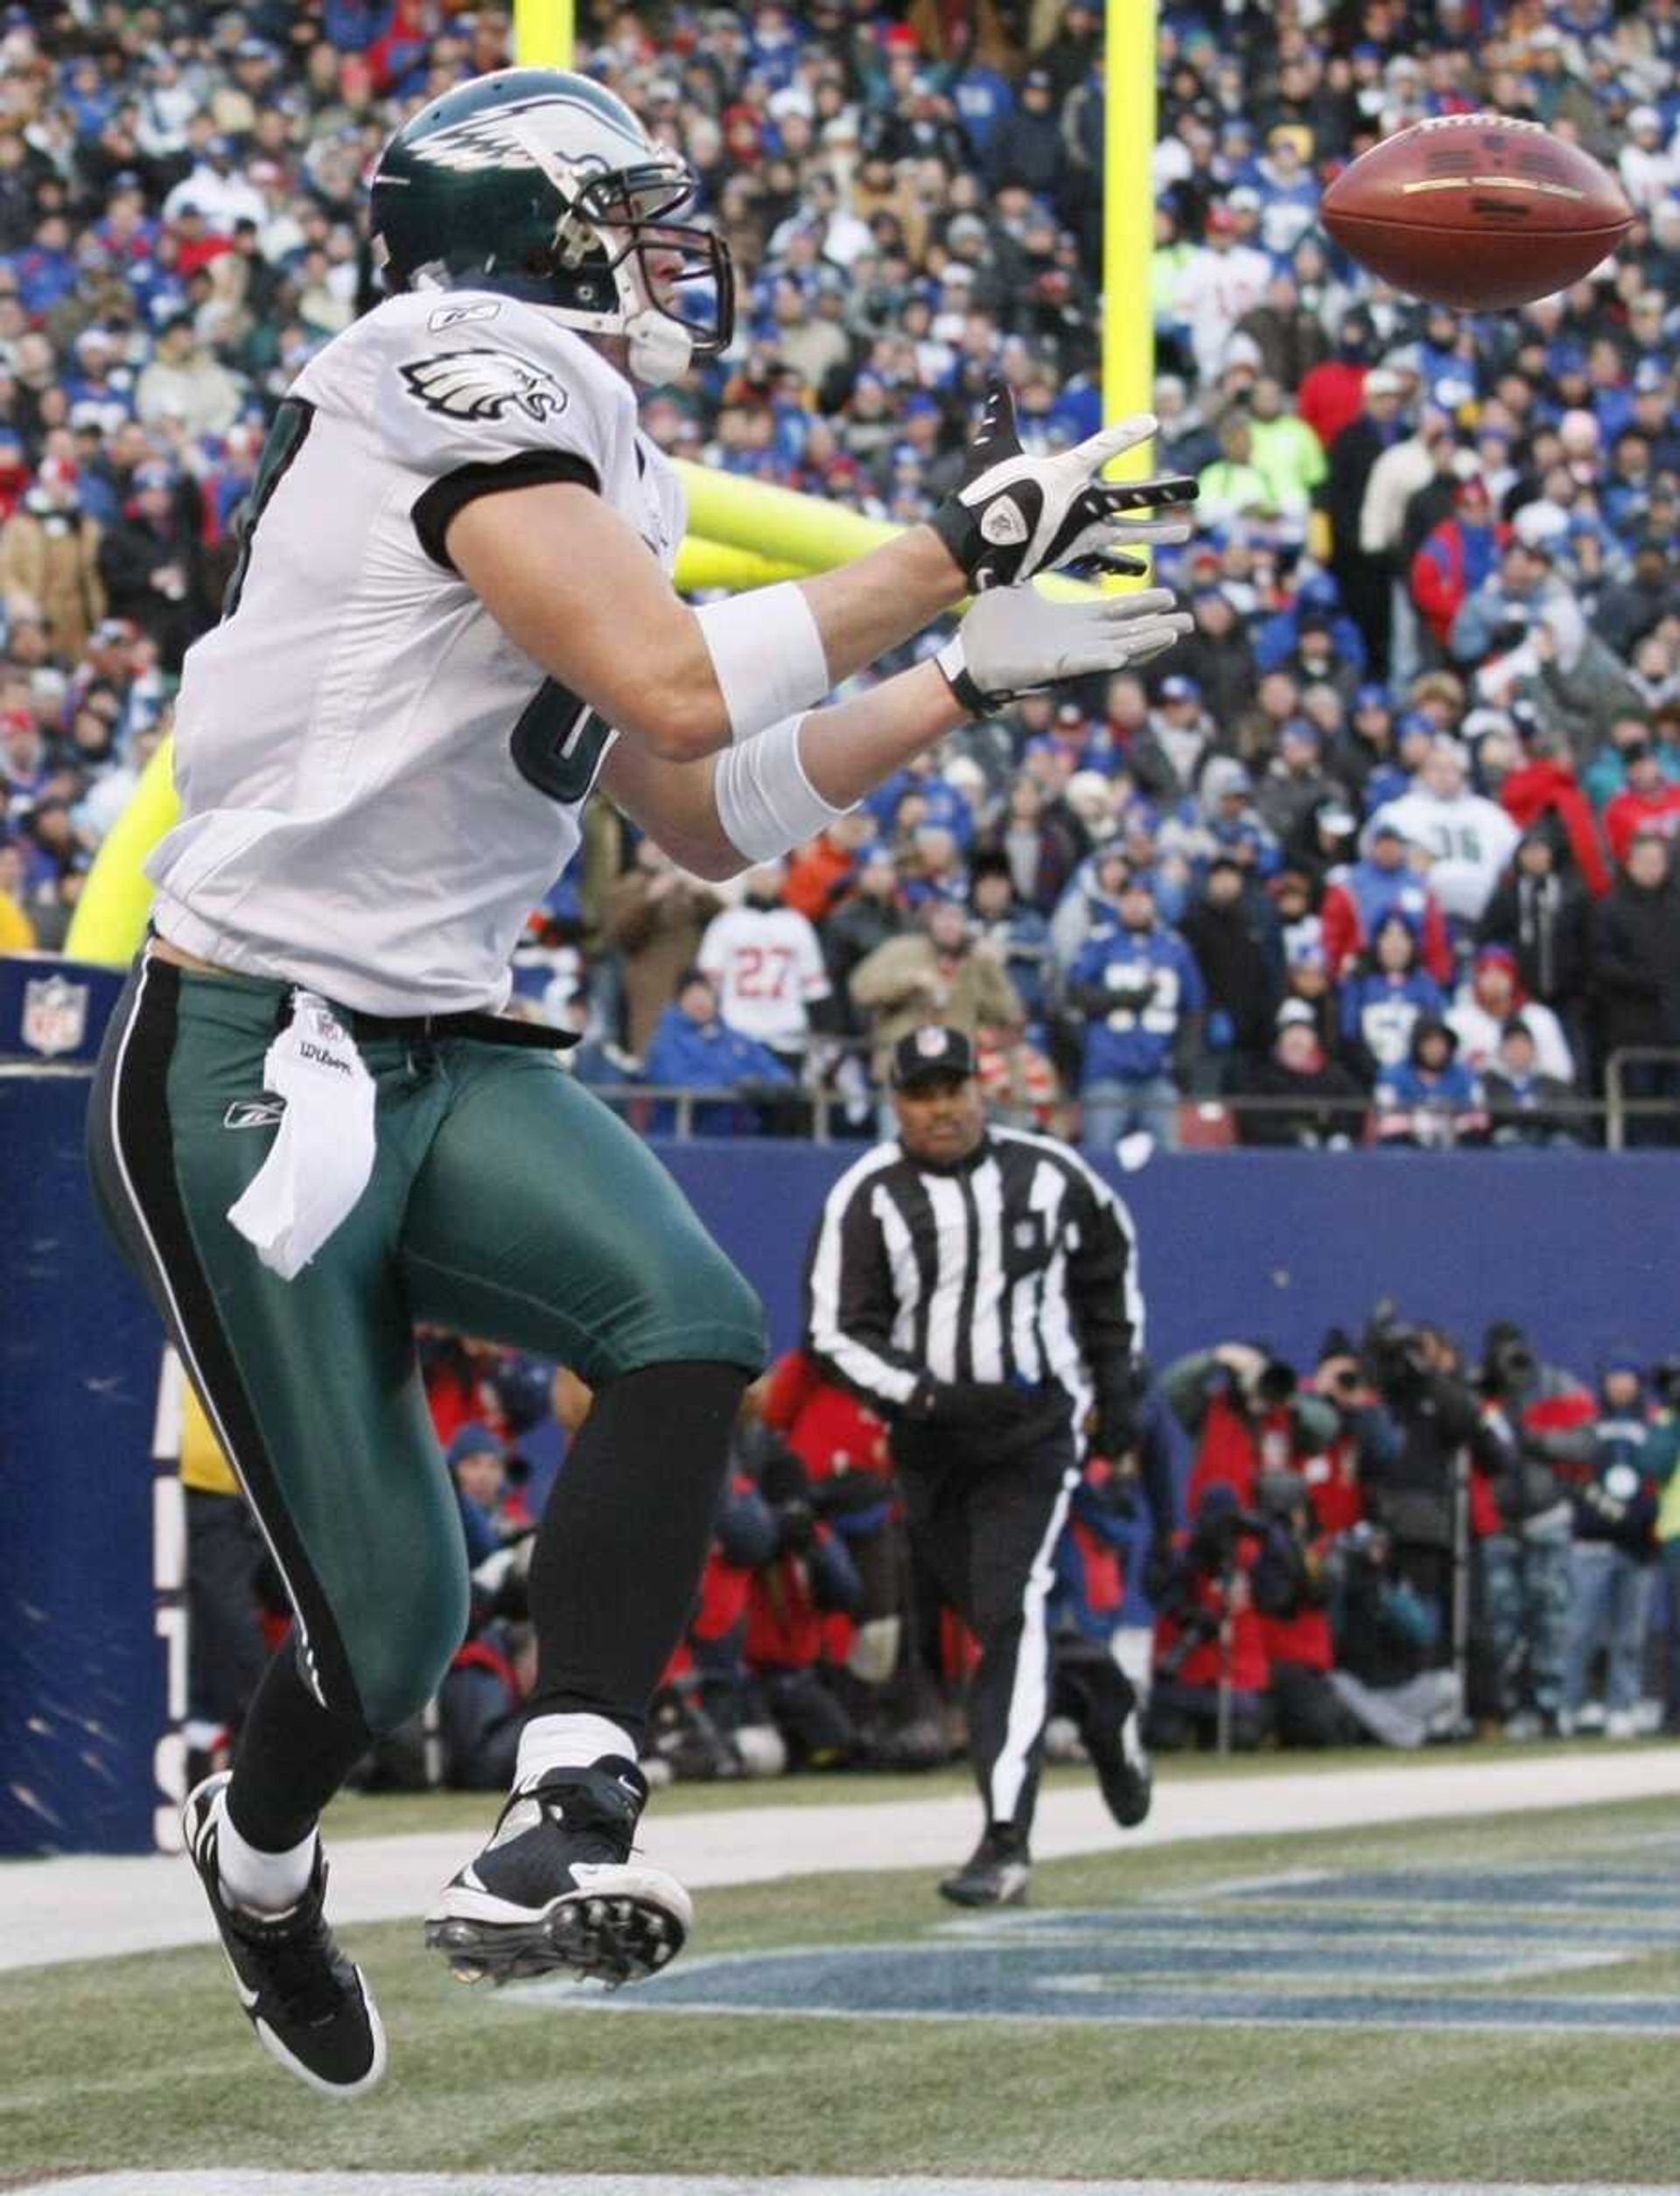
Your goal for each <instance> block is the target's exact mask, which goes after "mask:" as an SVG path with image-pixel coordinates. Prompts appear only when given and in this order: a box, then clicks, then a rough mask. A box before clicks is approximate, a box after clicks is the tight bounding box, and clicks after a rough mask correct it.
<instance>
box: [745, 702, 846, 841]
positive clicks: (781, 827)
mask: <svg viewBox="0 0 1680 2196" xmlns="http://www.w3.org/2000/svg"><path fill="white" fill-rule="evenodd" d="M804 722H805V719H804V717H803V716H802V715H801V716H798V717H783V718H782V720H781V724H772V725H771V726H770V727H769V729H768V731H766V732H764V733H763V734H762V735H761V736H760V738H757V739H753V740H749V741H748V743H747V745H746V746H745V747H726V748H725V750H724V752H723V753H722V754H721V755H719V756H718V763H717V768H716V772H715V774H714V776H713V778H712V798H713V800H714V801H716V802H717V804H718V822H719V823H721V824H722V825H723V827H724V835H725V837H726V838H727V839H728V841H729V843H730V844H731V845H732V847H734V848H736V850H738V851H739V852H740V853H742V854H745V855H746V857H747V859H748V860H749V861H753V862H773V861H774V860H775V858H776V857H777V856H778V855H781V854H791V853H792V852H793V850H794V849H795V847H796V846H803V845H804V844H805V842H806V841H807V840H808V839H814V838H815V837H816V835H817V833H818V832H819V831H826V830H827V829H828V828H829V826H830V824H831V823H832V822H834V820H835V818H836V817H837V816H843V815H845V814H846V810H845V809H844V808H830V806H829V804H828V802H827V801H824V800H823V796H822V794H820V793H818V792H817V791H816V788H815V787H813V785H812V784H811V781H810V780H809V778H808V777H807V776H806V775H805V766H804V764H803V763H802V761H801V760H800V755H799V728H800V726H801V725H802V724H803V723H804Z"/></svg>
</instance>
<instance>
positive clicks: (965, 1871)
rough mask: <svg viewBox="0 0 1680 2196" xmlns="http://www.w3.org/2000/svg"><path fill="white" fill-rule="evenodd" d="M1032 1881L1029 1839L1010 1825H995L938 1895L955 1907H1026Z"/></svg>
mask: <svg viewBox="0 0 1680 2196" xmlns="http://www.w3.org/2000/svg"><path fill="white" fill-rule="evenodd" d="M1032 1877H1033V1863H1032V1859H1031V1857H1030V1856H1029V1855H1028V1853H1027V1850H1026V1838H1024V1837H1023V1836H1022V1835H1021V1833H1020V1832H1019V1830H1018V1829H1013V1828H1012V1827H1011V1825H1010V1824H1009V1823H1007V1822H994V1823H993V1824H992V1825H991V1828H990V1829H988V1830H987V1831H986V1834H985V1836H984V1837H983V1838H982V1839H981V1841H980V1843H978V1844H977V1846H976V1847H975V1849H974V1851H973V1852H972V1854H970V1857H969V1858H968V1860H967V1861H966V1862H965V1863H964V1864H963V1866H962V1867H961V1868H960V1869H959V1870H958V1871H957V1872H956V1875H955V1876H948V1877H947V1878H945V1880H944V1882H943V1883H942V1885H940V1887H939V1895H940V1897H941V1898H942V1899H949V1900H950V1902H951V1904H952V1905H953V1906H1026V1887H1027V1885H1028V1884H1029V1883H1030V1882H1031V1880H1032Z"/></svg>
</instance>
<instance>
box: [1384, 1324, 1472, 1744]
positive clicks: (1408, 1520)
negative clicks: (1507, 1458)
mask: <svg viewBox="0 0 1680 2196" xmlns="http://www.w3.org/2000/svg"><path fill="white" fill-rule="evenodd" d="M1360 1358H1361V1364H1362V1369H1363V1371H1364V1374H1365V1377H1366V1379H1367V1380H1368V1381H1369V1385H1370V1387H1371V1388H1372V1389H1373V1390H1374V1391H1375V1393H1376V1395H1377V1396H1378V1398H1379V1399H1380V1404H1381V1408H1380V1410H1379V1411H1378V1412H1377V1413H1376V1414H1375V1415H1374V1416H1371V1417H1369V1418H1368V1419H1367V1420H1366V1422H1365V1438H1366V1451H1365V1460H1364V1467H1363V1479H1364V1486H1365V1500H1366V1513H1367V1515H1368V1517H1369V1520H1370V1521H1371V1522H1372V1524H1373V1525H1374V1526H1376V1527H1377V1528H1379V1529H1380V1530H1381V1531H1382V1532H1383V1534H1384V1535H1386V1538H1387V1543H1388V1557H1389V1562H1390V1566H1391V1568H1392V1571H1393V1575H1394V1576H1395V1577H1397V1578H1399V1579H1403V1580H1404V1582H1405V1583H1406V1584H1408V1585H1409V1586H1410V1587H1411V1589H1412V1591H1414V1592H1415V1593H1416V1594H1417V1596H1418V1599H1419V1600H1420V1601H1421V1602H1422V1604H1423V1605H1424V1607H1425V1609H1426V1610H1427V1611H1428V1612H1429V1615H1430V1620H1431V1625H1432V1631H1433V1635H1434V1641H1435V1644H1434V1647H1433V1648H1432V1652H1431V1655H1430V1662H1431V1666H1432V1667H1433V1668H1446V1669H1450V1670H1452V1671H1453V1673H1454V1674H1455V1676H1456V1682H1457V1685H1458V1689H1459V1703H1460V1713H1462V1710H1463V1707H1464V1705H1465V1703H1467V1700H1468V1697H1469V1695H1470V1692H1471V1689H1472V1685H1471V1659H1472V1640H1471V1625H1470V1596H1471V1584H1472V1578H1471V1561H1472V1557H1471V1536H1472V1530H1473V1514H1472V1513H1473V1493H1474V1489H1473V1474H1474V1472H1475V1471H1476V1469H1477V1468H1478V1467H1480V1469H1481V1471H1482V1472H1485V1473H1496V1472H1498V1471H1499V1469H1500V1468H1501V1467H1502V1463H1503V1458H1504V1451H1503V1449H1502V1444H1501V1443H1500V1441H1499V1438H1498V1437H1497V1435H1496V1433H1495V1430H1493V1429H1492V1428H1490V1427H1489V1426H1488V1424H1487V1423H1486V1421H1485V1416H1484V1413H1483V1410H1482V1407H1481V1400H1480V1398H1479V1397H1478V1395H1477V1394H1476V1392H1475V1390H1474V1388H1473V1387H1472V1386H1471V1384H1470V1383H1469V1381H1467V1380H1466V1379H1465V1378H1464V1377H1463V1375H1462V1373H1461V1371H1460V1368H1459V1366H1458V1362H1457V1357H1456V1353H1455V1351H1454V1349H1453V1344H1452V1342H1451V1340H1450V1339H1449V1338H1447V1337H1446V1336H1445V1335H1443V1334H1441V1333H1440V1332H1439V1331H1438V1330H1436V1329H1433V1328H1430V1327H1426V1326H1421V1325H1413V1324H1411V1322H1409V1321H1406V1320H1404V1319H1402V1318H1400V1316H1399V1314H1398V1312H1397V1310H1396V1308H1395V1306H1394V1305H1393V1304H1391V1303H1389V1302H1388V1301H1386V1300H1385V1301H1383V1303H1381V1304H1378V1305H1377V1306H1376V1310H1375V1311H1373V1313H1372V1315H1371V1318H1370V1322H1369V1325H1368V1326H1367V1327H1366V1330H1365V1333H1364V1336H1363V1338H1362V1344H1361V1350H1360ZM1482 1522H1483V1523H1484V1524H1488V1523H1491V1522H1493V1520H1492V1519H1491V1517H1490V1516H1488V1515H1487V1514H1484V1516H1483V1519H1482Z"/></svg>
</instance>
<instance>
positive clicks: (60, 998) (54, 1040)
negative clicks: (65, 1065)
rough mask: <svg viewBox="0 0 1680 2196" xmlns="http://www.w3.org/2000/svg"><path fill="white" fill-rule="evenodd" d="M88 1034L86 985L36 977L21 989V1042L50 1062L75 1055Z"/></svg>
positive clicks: (61, 979) (65, 980)
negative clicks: (64, 1055) (58, 1057)
mask: <svg viewBox="0 0 1680 2196" xmlns="http://www.w3.org/2000/svg"><path fill="white" fill-rule="evenodd" d="M87 1032H88V986H87V985H86V984H85V983H71V982H70V981H69V979H68V978H67V977H66V976H36V977H35V978H33V979H32V980H31V982H30V983H25V986H24V1018H23V1039H24V1042H25V1045H26V1046H28V1047H29V1049H30V1051H31V1053H41V1054H42V1055H43V1056H44V1057H45V1059H47V1060H51V1059H52V1058H53V1057H54V1056H55V1055H56V1054H57V1053H73V1052H74V1051H75V1050H76V1048H77V1047H78V1046H80V1045H81V1040H82V1039H83V1038H84V1037H85V1036H86V1035H87Z"/></svg>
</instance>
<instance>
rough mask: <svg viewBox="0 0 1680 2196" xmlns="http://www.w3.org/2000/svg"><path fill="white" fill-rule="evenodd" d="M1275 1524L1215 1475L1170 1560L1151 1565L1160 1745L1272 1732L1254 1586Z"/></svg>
mask: <svg viewBox="0 0 1680 2196" xmlns="http://www.w3.org/2000/svg"><path fill="white" fill-rule="evenodd" d="M1269 1529H1270V1527H1269V1522H1268V1521H1267V1520H1266V1519H1265V1518H1264V1517H1263V1516H1261V1515H1260V1514H1259V1513H1258V1512H1257V1511H1256V1510H1253V1509H1250V1508H1248V1507H1245V1506H1244V1504H1243V1501H1242V1500H1241V1499H1240V1497H1239V1496H1238V1494H1237V1492H1236V1488H1235V1487H1234V1486H1231V1485H1230V1483H1229V1481H1224V1480H1219V1481H1215V1482H1214V1483H1213V1484H1212V1485H1210V1486H1208V1489H1207V1491H1206V1493H1205V1494H1204V1495H1203V1497H1202V1500H1201V1504H1200V1507H1198V1508H1197V1509H1196V1510H1195V1512H1194V1521H1193V1522H1192V1524H1191V1526H1190V1528H1189V1530H1188V1532H1187V1533H1185V1534H1183V1535H1180V1542H1179V1545H1178V1547H1177V1549H1176V1550H1175V1552H1174V1554H1173V1558H1172V1560H1171V1562H1170V1563H1166V1564H1165V1565H1161V1564H1159V1563H1158V1564H1157V1566H1156V1567H1154V1568H1153V1569H1152V1574H1151V1592H1152V1598H1153V1599H1154V1602H1155V1606H1156V1611H1157V1616H1156V1622H1155V1647H1154V1680H1153V1682H1152V1685H1151V1687H1150V1693H1149V1719H1148V1724H1147V1731H1148V1736H1149V1743H1150V1745H1151V1747H1152V1749H1154V1750H1155V1751H1157V1752H1169V1753H1171V1752H1187V1751H1191V1750H1195V1749H1200V1750H1201V1751H1204V1752H1205V1751H1207V1750H1208V1748H1215V1749H1216V1750H1217V1751H1218V1752H1221V1753H1229V1752H1232V1751H1233V1750H1235V1751H1236V1752H1249V1751H1250V1750H1251V1749H1252V1748H1254V1747H1256V1746H1258V1745H1262V1744H1263V1743H1264V1740H1265V1739H1266V1738H1269V1737H1270V1736H1271V1729H1272V1700H1271V1659H1270V1657H1269V1656H1268V1654H1267V1652H1266V1637H1265V1626H1264V1621H1263V1619H1262V1618H1261V1614H1260V1612H1259V1610H1258V1609H1257V1606H1256V1605H1255V1590H1254V1573H1255V1567H1256V1565H1257V1563H1258V1562H1259V1560H1260V1556H1261V1552H1262V1550H1263V1549H1264V1546H1265V1542H1266V1537H1267V1534H1268V1532H1269Z"/></svg>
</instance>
